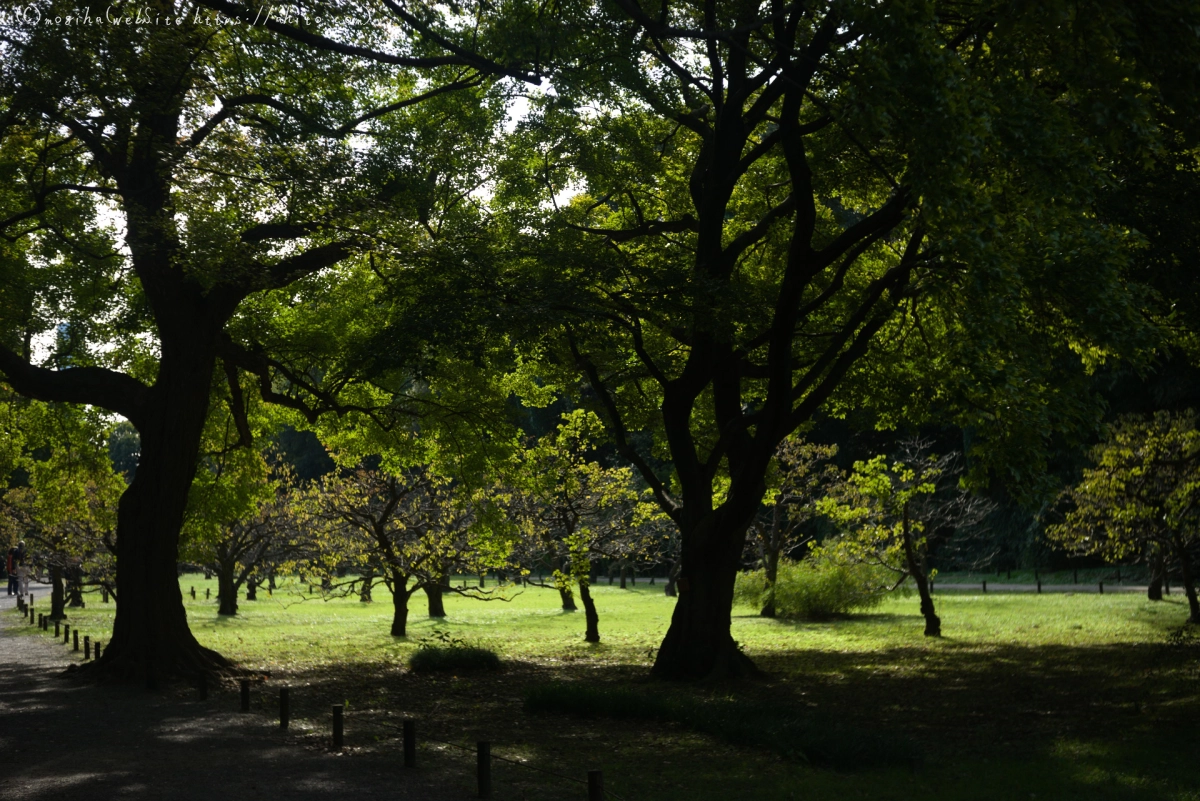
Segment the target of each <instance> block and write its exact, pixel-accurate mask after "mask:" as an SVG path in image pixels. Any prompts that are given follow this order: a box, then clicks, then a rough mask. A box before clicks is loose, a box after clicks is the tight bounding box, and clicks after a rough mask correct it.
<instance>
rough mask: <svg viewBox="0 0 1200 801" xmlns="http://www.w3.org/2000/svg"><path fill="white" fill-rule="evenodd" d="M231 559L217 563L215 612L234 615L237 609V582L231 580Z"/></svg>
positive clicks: (232, 568)
mask: <svg viewBox="0 0 1200 801" xmlns="http://www.w3.org/2000/svg"><path fill="white" fill-rule="evenodd" d="M234 567H235V566H234V564H233V561H232V560H221V561H220V562H218V563H217V601H218V603H217V614H218V615H236V614H237V610H238V602H237V591H238V588H237V584H236V583H235V582H234V580H233V571H234Z"/></svg>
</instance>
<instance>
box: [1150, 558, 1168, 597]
mask: <svg viewBox="0 0 1200 801" xmlns="http://www.w3.org/2000/svg"><path fill="white" fill-rule="evenodd" d="M1152 547H1153V548H1154V550H1153V553H1151V555H1150V559H1149V562H1150V585H1149V586H1148V587H1146V598H1148V599H1149V600H1151V601H1161V600H1162V599H1163V574H1164V573H1165V572H1166V570H1165V569H1164V567H1163V553H1162V548H1160V547H1158V546H1152Z"/></svg>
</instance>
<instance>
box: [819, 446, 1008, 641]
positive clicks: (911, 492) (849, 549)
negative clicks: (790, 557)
mask: <svg viewBox="0 0 1200 801" xmlns="http://www.w3.org/2000/svg"><path fill="white" fill-rule="evenodd" d="M930 444H931V443H930V442H929V441H928V440H925V439H920V438H914V439H910V440H907V441H906V442H904V443H903V445H902V448H901V452H900V454H899V456H898V457H897V458H896V459H894V460H889V459H888V458H887V457H886V456H876V457H875V458H873V459H871V460H869V461H866V462H855V463H854V470H853V472H852V473H851V474H850V476H849V478H848V479H847V480H846V482H845V483H844V484H843V485H841V486H840V487H838V488H837V489H836V490H835V492H834V493H833V494H832V495H831V496H830V497H828V498H825V499H823V500H822V501H820V502H819V503H818V509H820V511H821V512H822V513H824V514H826V515H828V516H829V517H830V518H831V519H832V520H834V521H835V522H836V523H838V524H839V525H840V526H841V527H842V528H843V529H844V530H845V531H846V536H845V537H843V538H841V539H839V540H838V541H836V542H834V543H831V544H829V545H826V546H824V547H823V548H822V549H821V550H822V551H823V553H824V554H826V555H829V556H830V557H832V558H834V559H835V560H838V559H841V560H849V561H859V562H865V563H869V564H878V565H881V566H883V567H886V568H887V569H889V570H891V571H892V573H893V574H895V576H896V578H897V580H896V586H899V585H900V584H901V583H902V582H904V580H905V579H907V578H909V577H910V576H911V577H912V579H913V582H914V583H915V584H916V585H917V592H918V594H919V595H920V597H921V615H922V616H923V617H924V618H925V636H926V637H940V636H941V635H942V621H941V618H939V617H938V615H937V613H936V611H935V610H934V605H933V597H932V595H931V593H930V591H929V578H930V575H931V574H930V571H929V567H928V563H927V561H928V559H927V558H928V553H929V541H930V539H931V538H932V537H935V536H945V535H949V534H953V533H955V532H957V531H958V530H961V529H969V528H970V527H972V526H974V525H976V524H977V523H979V521H980V520H982V519H983V517H984V516H985V515H986V514H987V513H988V511H990V509H991V503H990V502H989V501H987V500H985V499H983V498H980V497H977V496H974V495H972V494H970V493H969V492H967V491H965V490H963V489H961V488H960V487H959V485H958V476H959V473H960V472H961V467H960V461H961V460H960V455H959V454H958V453H950V454H947V455H945V456H937V455H934V454H931V453H930V452H929V446H930Z"/></svg>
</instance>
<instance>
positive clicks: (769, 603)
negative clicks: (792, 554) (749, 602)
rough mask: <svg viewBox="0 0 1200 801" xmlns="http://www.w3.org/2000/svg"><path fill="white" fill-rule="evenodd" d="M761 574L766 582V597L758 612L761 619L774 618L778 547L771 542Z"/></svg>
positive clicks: (777, 575) (777, 576)
mask: <svg viewBox="0 0 1200 801" xmlns="http://www.w3.org/2000/svg"><path fill="white" fill-rule="evenodd" d="M763 573H764V575H765V577H766V580H767V589H766V597H765V598H763V608H762V609H761V610H760V611H759V613H758V614H759V615H760V616H761V617H775V581H776V580H777V579H778V578H779V546H778V544H777V543H774V542H772V543H771V547H769V548H767V550H766V554H764V559H763Z"/></svg>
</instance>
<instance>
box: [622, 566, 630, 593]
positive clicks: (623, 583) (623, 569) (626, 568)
mask: <svg viewBox="0 0 1200 801" xmlns="http://www.w3.org/2000/svg"><path fill="white" fill-rule="evenodd" d="M628 572H629V568H628V567H627V566H626V564H625V560H624V559H622V560H621V589H625V574H626V573H628Z"/></svg>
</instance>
